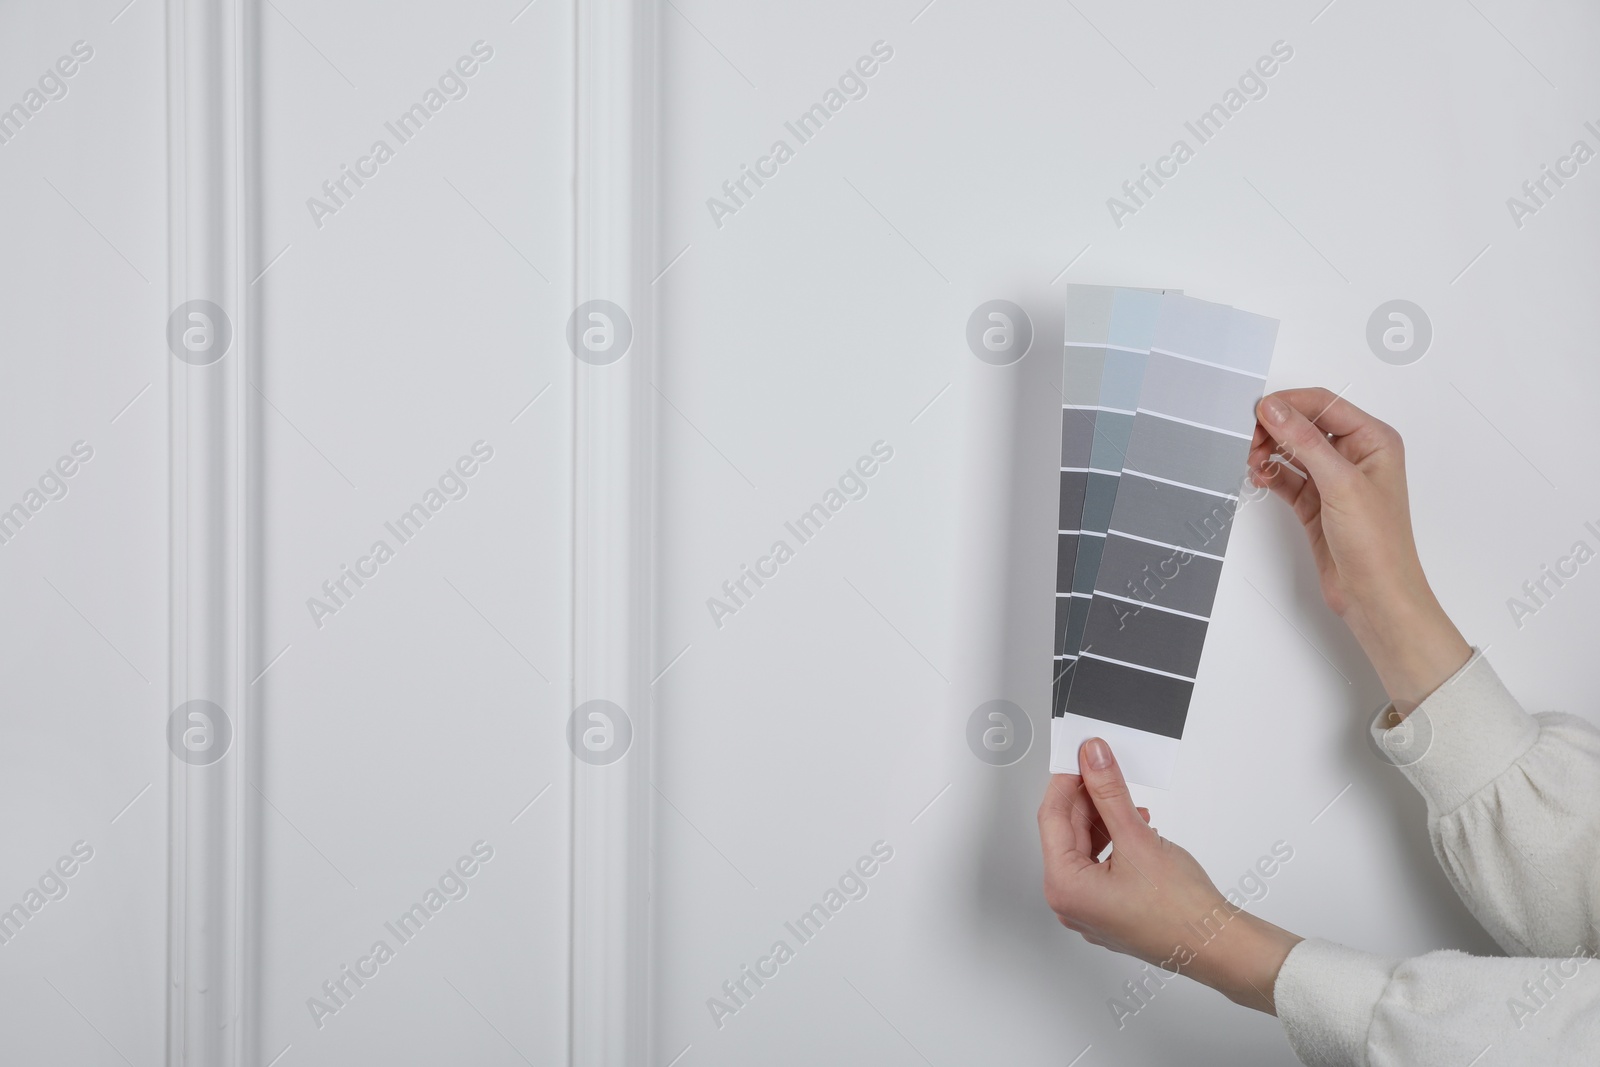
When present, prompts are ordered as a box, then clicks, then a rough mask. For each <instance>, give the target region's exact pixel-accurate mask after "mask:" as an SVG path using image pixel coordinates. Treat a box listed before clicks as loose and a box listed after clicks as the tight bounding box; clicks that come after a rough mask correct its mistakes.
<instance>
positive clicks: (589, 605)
mask: <svg viewBox="0 0 1600 1067" xmlns="http://www.w3.org/2000/svg"><path fill="white" fill-rule="evenodd" d="M576 13H577V33H576V47H577V54H576V77H577V85H576V106H577V116H576V128H575V138H576V146H575V148H576V151H575V161H576V175H575V181H574V192H575V205H574V227H575V234H574V237H575V240H574V245H573V247H574V256H575V262H574V264H573V267H574V272H573V277H574V279H575V283H574V284H575V288H576V292H575V293H574V294H573V296H574V299H573V306H574V317H573V320H572V322H571V324H570V325H569V328H568V343H569V345H571V346H572V349H573V354H574V356H576V357H577V358H578V362H577V364H576V369H575V380H574V411H573V427H574V430H573V432H574V442H573V464H574V470H573V496H574V499H573V526H574V529H573V600H572V603H573V664H572V689H573V692H572V700H573V707H574V709H579V708H581V707H582V706H583V705H584V704H585V703H587V702H588V701H591V700H605V701H609V702H611V704H612V705H615V707H610V708H608V709H607V710H606V714H608V715H613V716H614V715H615V712H616V708H620V709H621V711H622V715H623V717H624V719H625V721H626V722H630V723H631V727H632V728H631V731H630V734H631V737H630V741H629V747H628V749H627V750H626V751H625V752H624V753H623V754H622V756H621V757H620V758H613V759H610V760H607V761H605V762H600V761H599V760H592V759H589V758H581V757H580V756H579V751H580V750H581V744H579V743H575V744H574V762H573V775H572V894H571V899H572V926H571V938H572V940H571V946H570V950H571V954H572V955H571V990H570V996H571V1037H570V1040H571V1046H570V1060H571V1063H572V1064H573V1065H575V1067H644V1065H645V1064H646V1063H647V1057H648V1053H649V1047H650V1003H649V1001H650V995H649V991H650V936H649V880H650V879H649V874H650V868H649V830H650V804H649V790H650V751H651V745H650V685H649V670H648V665H649V658H650V652H651V618H652V597H651V589H652V584H651V583H652V577H651V551H652V550H651V544H652V537H651V533H652V528H653V521H652V507H653V498H652V485H653V482H654V478H653V470H652V465H653V462H654V452H655V450H654V448H653V439H654V418H653V408H654V405H653V404H652V403H651V398H650V389H651V385H650V383H651V373H652V364H653V356H654V350H653V349H654V333H655V331H654V309H653V306H652V300H651V286H650V273H649V270H650V265H651V264H652V263H654V261H655V245H656V242H655V128H656V122H655V114H656V103H655V97H656V82H655V78H656V25H657V18H656V16H657V6H656V2H655V0H577V9H576ZM590 301H607V302H609V305H612V306H609V307H606V308H603V309H601V310H602V311H603V312H604V314H605V315H606V316H608V317H609V318H607V319H599V318H593V317H591V313H590V310H589V309H587V308H585V305H586V304H588V302H590ZM619 309H620V311H621V312H622V315H621V324H625V325H630V332H631V343H629V345H628V347H627V348H626V349H624V350H622V351H621V352H620V353H619V352H616V351H614V350H604V351H602V350H601V349H600V348H596V349H589V350H588V351H587V352H586V351H585V350H584V349H585V344H584V341H583V339H584V338H585V337H587V336H588V335H587V334H586V333H585V332H584V331H585V329H586V328H587V327H589V326H590V325H591V324H595V325H598V326H600V327H601V332H600V333H597V334H596V335H595V336H596V337H597V338H600V339H601V344H602V345H603V346H604V347H605V348H607V349H609V346H610V345H611V344H612V343H613V341H612V338H614V337H615V336H618V335H616V334H615V333H614V332H611V331H614V330H615V329H616V328H617V327H618V325H619V323H618V322H612V321H610V318H615V317H616V312H617V310H619ZM608 328H609V329H608ZM619 347H620V345H619ZM591 721H598V720H590V719H589V718H587V716H585V717H584V718H583V721H582V725H578V727H577V730H576V731H575V732H574V733H571V734H569V737H571V738H574V739H576V738H577V737H578V736H579V735H580V734H581V733H582V729H583V727H584V726H587V725H588V724H589V723H590V722H591ZM575 725H577V723H575Z"/></svg>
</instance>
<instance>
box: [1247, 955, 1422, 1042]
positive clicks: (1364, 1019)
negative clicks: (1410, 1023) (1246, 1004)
mask: <svg viewBox="0 0 1600 1067" xmlns="http://www.w3.org/2000/svg"><path fill="white" fill-rule="evenodd" d="M1399 963H1400V961H1399V960H1391V959H1386V958H1384V957H1382V956H1374V955H1371V954H1370V953H1366V952H1358V951H1356V950H1355V949H1353V948H1345V947H1344V946H1343V945H1336V944H1334V943H1333V942H1332V941H1323V940H1321V939H1320V938H1307V939H1306V940H1304V941H1302V942H1300V943H1299V944H1298V945H1296V946H1295V947H1294V948H1292V949H1290V951H1289V956H1288V958H1287V959H1285V960H1284V961H1283V968H1282V969H1281V970H1280V971H1279V972H1278V981H1277V984H1276V985H1274V986H1273V990H1272V999H1273V1000H1274V1001H1275V1002H1276V1004H1277V1007H1278V1021H1279V1022H1281V1023H1283V1029H1284V1033H1286V1034H1287V1035H1288V1036H1289V1046H1290V1047H1291V1048H1293V1049H1294V1054H1295V1055H1296V1056H1298V1057H1300V1062H1302V1063H1304V1064H1305V1065H1306V1067H1367V1031H1368V1030H1370V1029H1371V1027H1372V1014H1373V1011H1374V1010H1375V1009H1376V1007H1377V1004H1378V1000H1379V998H1381V997H1382V996H1383V990H1384V988H1385V987H1386V986H1387V985H1388V984H1389V978H1390V976H1391V975H1393V974H1394V969H1395V968H1396V967H1397V966H1399Z"/></svg>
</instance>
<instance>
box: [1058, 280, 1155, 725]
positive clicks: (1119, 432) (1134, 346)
mask: <svg viewBox="0 0 1600 1067" xmlns="http://www.w3.org/2000/svg"><path fill="white" fill-rule="evenodd" d="M1160 311H1161V295H1160V294H1159V293H1157V292H1153V291H1149V292H1147V291H1145V290H1141V289H1115V288H1111V287H1109V286H1101V285H1074V286H1070V287H1069V288H1068V290H1067V318H1066V327H1067V332H1066V346H1065V347H1066V352H1065V359H1064V360H1063V370H1062V383H1061V398H1062V406H1061V508H1060V522H1059V523H1058V524H1057V527H1056V543H1057V566H1056V577H1057V585H1056V651H1055V666H1056V670H1055V676H1054V679H1053V681H1052V685H1051V692H1052V701H1051V707H1052V711H1051V714H1052V715H1057V714H1060V712H1061V711H1062V710H1063V709H1064V708H1065V703H1064V701H1065V699H1066V695H1067V688H1068V686H1069V684H1070V682H1071V676H1072V669H1073V667H1074V665H1075V664H1076V663H1077V660H1078V647H1079V644H1080V642H1081V639H1082V636H1083V627H1084V624H1085V623H1086V622H1087V621H1088V617H1089V604H1090V601H1091V599H1092V595H1093V593H1094V579H1095V574H1096V573H1097V572H1098V571H1099V569H1100V556H1101V552H1102V550H1103V549H1104V546H1105V538H1106V527H1107V526H1108V525H1110V522H1111V509H1112V505H1113V503H1114V502H1115V501H1116V497H1117V485H1118V483H1119V482H1120V481H1121V478H1122V465H1123V459H1124V455H1125V453H1126V451H1127V448H1128V438H1129V435H1130V434H1131V433H1132V430H1133V419H1134V410H1135V409H1136V408H1137V407H1138V404H1139V388H1140V383H1141V382H1142V381H1143V379H1144V368H1145V360H1146V359H1148V358H1149V355H1150V342H1151V339H1152V337H1153V336H1154V334H1155V328H1156V319H1157V316H1158V315H1159V314H1160Z"/></svg>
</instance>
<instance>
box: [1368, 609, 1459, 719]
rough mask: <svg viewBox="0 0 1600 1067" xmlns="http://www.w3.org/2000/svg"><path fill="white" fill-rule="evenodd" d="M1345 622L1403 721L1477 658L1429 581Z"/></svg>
mask: <svg viewBox="0 0 1600 1067" xmlns="http://www.w3.org/2000/svg"><path fill="white" fill-rule="evenodd" d="M1345 623H1346V624H1347V625H1348V626H1349V627H1350V632H1351V633H1352V634H1353V635H1354V636H1355V638H1356V641H1357V642H1358V643H1359V644H1360V645H1361V648H1362V651H1364V652H1365V653H1366V654H1367V659H1368V660H1369V661H1370V662H1371V663H1372V667H1373V670H1375V671H1376V672H1377V674H1378V678H1379V680H1380V681H1382V683H1383V688H1384V690H1385V692H1387V693H1388V695H1389V699H1390V701H1391V702H1392V703H1393V704H1394V707H1395V711H1396V712H1398V713H1399V716H1400V717H1401V718H1404V717H1405V716H1406V715H1407V714H1409V713H1410V712H1411V710H1412V709H1413V708H1415V707H1416V706H1417V705H1418V704H1421V703H1422V702H1423V701H1424V700H1426V699H1427V698H1428V697H1429V696H1430V695H1431V694H1432V693H1433V691H1434V690H1435V689H1438V688H1439V686H1441V685H1443V684H1444V683H1445V681H1447V680H1448V679H1449V678H1450V676H1451V675H1452V674H1454V673H1455V672H1456V671H1457V670H1459V669H1460V668H1461V665H1462V664H1463V663H1465V662H1466V661H1467V660H1468V659H1469V658H1470V657H1471V655H1472V646H1470V645H1468V644H1467V641H1466V638H1464V637H1462V636H1461V631H1460V630H1458V629H1456V626H1455V623H1453V622H1451V621H1450V616H1449V615H1447V614H1445V610H1444V608H1443V607H1442V606H1441V605H1440V603H1439V601H1438V598H1437V597H1435V596H1434V595H1433V590H1432V589H1431V588H1429V587H1428V585H1427V582H1426V581H1422V582H1421V583H1420V586H1417V587H1414V588H1413V589H1412V590H1411V591H1409V592H1395V593H1391V594H1390V595H1389V596H1385V597H1381V598H1377V599H1376V600H1375V601H1371V602H1368V603H1364V604H1362V605H1361V607H1360V608H1359V609H1358V610H1355V611H1351V612H1349V613H1348V614H1347V615H1346V616H1345Z"/></svg>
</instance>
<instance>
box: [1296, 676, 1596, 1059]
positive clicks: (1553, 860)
mask: <svg viewBox="0 0 1600 1067" xmlns="http://www.w3.org/2000/svg"><path fill="white" fill-rule="evenodd" d="M1373 733H1374V735H1375V736H1376V737H1377V739H1378V741H1379V743H1380V745H1381V746H1382V747H1383V749H1384V751H1385V752H1387V753H1388V754H1389V757H1390V759H1392V760H1393V761H1394V762H1395V763H1396V764H1397V765H1399V766H1400V768H1401V770H1402V771H1403V773H1404V774H1405V775H1406V777H1407V778H1409V779H1410V780H1411V782H1412V784H1413V785H1415V786H1416V787H1417V789H1418V791H1419V792H1421V793H1422V795H1423V797H1424V798H1426V800H1427V802H1428V833H1429V836H1430V838H1432V840H1433V850H1434V853H1435V855H1437V856H1438V858H1439V863H1440V864H1441V865H1442V866H1443V867H1444V871H1445V874H1446V875H1447V876H1448V877H1449V879H1450V882H1451V884H1452V885H1454V886H1455V889H1456V892H1457V893H1459V894H1460V895H1461V899H1462V900H1463V901H1464V902H1465V903H1466V905H1467V907H1468V908H1469V909H1470V910H1471V911H1472V914H1473V915H1474V916H1475V917H1476V918H1477V919H1478V921H1479V922H1480V923H1482V924H1483V926H1484V929H1486V930H1487V931H1488V932H1489V933H1490V934H1491V935H1492V936H1493V937H1494V939H1495V940H1496V941H1498V942H1499V943H1500V945H1501V946H1502V947H1503V948H1504V949H1505V950H1506V952H1508V953H1510V954H1511V956H1512V957H1513V958H1501V957H1492V958H1483V957H1474V956H1468V955H1466V954H1464V953H1461V952H1454V951H1441V952H1430V953H1428V954H1427V955H1425V956H1419V957H1417V958H1415V959H1406V960H1399V959H1388V958H1385V957H1382V956H1375V955H1371V954H1368V953H1366V952H1359V951H1356V950H1355V949H1349V948H1345V947H1343V946H1341V945H1336V944H1333V943H1332V942H1329V941H1322V940H1318V939H1315V938H1313V939H1308V940H1306V941H1302V942H1301V943H1300V944H1299V945H1296V946H1295V948H1294V950H1293V951H1291V952H1290V953H1289V958H1288V959H1287V960H1285V961H1284V965H1283V970H1282V971H1281V972H1280V973H1279V975H1278V983H1277V986H1276V989H1275V999H1276V1001H1277V1006H1278V1017H1279V1019H1280V1020H1281V1021H1282V1023H1283V1027H1284V1030H1285V1031H1286V1032H1287V1034H1288V1037H1289V1044H1290V1045H1291V1046H1293V1048H1294V1051H1295V1054H1296V1055H1298V1056H1299V1057H1300V1059H1301V1060H1302V1061H1303V1062H1304V1063H1306V1064H1308V1065H1310V1067H1390V1065H1394V1067H1402V1065H1403V1067H1433V1065H1435V1064H1437V1065H1440V1067H1468V1065H1469V1064H1471V1065H1472V1067H1500V1065H1511V1064H1537V1065H1540V1067H1545V1065H1550V1067H1556V1065H1565V1064H1584V1065H1587V1067H1593V1065H1595V1064H1600V962H1595V961H1594V959H1593V957H1595V956H1597V955H1600V730H1596V729H1595V727H1593V726H1592V725H1590V724H1589V723H1588V722H1586V721H1584V720H1583V719H1579V718H1577V717H1575V716H1571V715H1561V714H1555V713H1545V714H1540V715H1529V714H1528V713H1527V712H1525V711H1523V710H1522V708H1521V706H1520V705H1518V703H1517V702H1516V700H1515V699H1514V698H1513V697H1512V696H1511V694H1510V693H1508V692H1507V691H1506V689H1505V687H1504V686H1503V685H1502V684H1501V683H1500V679H1499V678H1498V677H1497V676H1496V675H1495V673H1494V671H1493V669H1492V668H1490V666H1489V664H1488V662H1487V661H1486V660H1484V658H1483V657H1482V656H1481V655H1480V654H1478V653H1477V652H1474V653H1473V657H1472V659H1471V660H1470V661H1468V663H1467V665H1466V666H1464V667H1462V668H1461V670H1460V671H1458V672H1457V673H1456V674H1455V676H1454V677H1452V678H1451V679H1450V680H1449V681H1448V682H1446V683H1445V684H1444V685H1442V686H1440V687H1439V689H1438V691H1437V692H1435V693H1434V694H1433V695H1432V696H1430V697H1429V698H1428V699H1427V700H1426V701H1424V702H1423V704H1422V706H1421V707H1419V708H1418V709H1417V710H1416V711H1413V712H1412V713H1411V715H1410V716H1408V717H1407V719H1406V721H1405V722H1404V723H1402V724H1401V725H1400V726H1397V727H1395V728H1393V729H1388V730H1385V729H1381V728H1379V726H1377V725H1376V724H1375V725H1374V726H1373Z"/></svg>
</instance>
